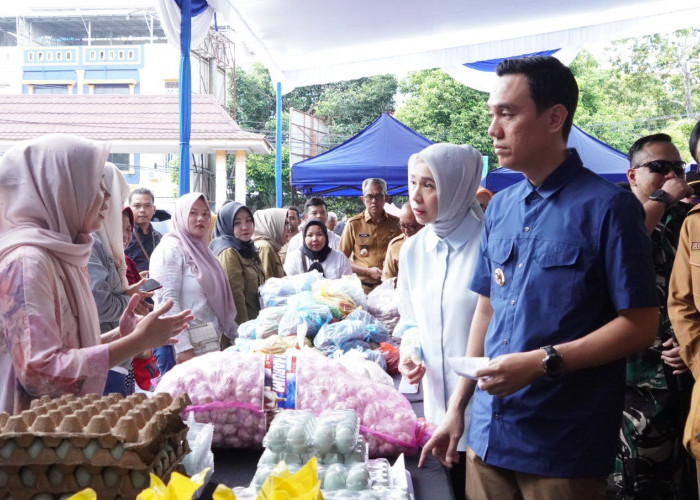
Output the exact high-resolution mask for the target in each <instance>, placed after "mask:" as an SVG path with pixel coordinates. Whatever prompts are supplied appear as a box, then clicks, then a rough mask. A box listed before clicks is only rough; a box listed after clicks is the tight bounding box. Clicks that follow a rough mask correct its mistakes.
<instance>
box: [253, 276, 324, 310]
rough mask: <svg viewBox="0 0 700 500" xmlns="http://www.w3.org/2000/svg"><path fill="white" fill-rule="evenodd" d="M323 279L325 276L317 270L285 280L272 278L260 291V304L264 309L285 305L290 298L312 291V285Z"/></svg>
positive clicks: (288, 277)
mask: <svg viewBox="0 0 700 500" xmlns="http://www.w3.org/2000/svg"><path fill="white" fill-rule="evenodd" d="M322 279H323V275H322V274H321V273H319V272H318V271H316V270H314V271H309V272H308V273H301V274H295V275H293V276H285V277H284V278H270V279H268V280H267V281H266V282H265V284H263V285H262V286H261V287H260V289H259V291H260V302H261V304H262V306H263V308H267V307H271V306H282V305H285V304H286V303H287V300H288V298H289V297H290V296H292V295H295V294H297V293H299V292H304V291H309V290H311V288H312V285H313V284H314V283H315V282H318V281H321V280H322Z"/></svg>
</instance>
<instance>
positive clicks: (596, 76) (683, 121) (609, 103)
mask: <svg viewBox="0 0 700 500" xmlns="http://www.w3.org/2000/svg"><path fill="white" fill-rule="evenodd" d="M673 36H675V34H674V35H673ZM645 39H650V40H647V41H648V42H651V41H654V40H655V43H657V44H658V45H660V46H663V45H665V44H666V42H665V41H664V40H666V37H665V36H661V35H654V36H653V37H641V38H639V39H631V40H626V41H621V42H615V43H613V44H612V45H611V46H610V47H609V48H608V49H607V51H608V52H609V53H610V52H612V53H614V54H615V55H614V56H613V57H612V58H610V60H609V64H606V65H605V67H604V66H603V65H602V64H601V63H600V62H599V61H598V60H596V58H595V57H593V55H592V54H590V53H589V52H586V51H582V52H581V53H579V54H578V56H577V57H576V59H575V60H574V61H573V63H572V64H571V69H572V71H573V72H574V74H575V75H576V78H577V81H578V84H579V89H580V97H579V107H578V110H577V112H576V117H575V119H574V123H575V124H576V125H577V126H579V127H581V128H582V129H583V130H584V131H585V132H587V133H589V134H591V135H593V136H594V137H596V138H597V139H599V140H601V141H603V142H605V143H607V144H610V145H611V146H613V147H615V148H617V149H618V150H620V151H623V152H626V151H627V150H628V149H629V147H630V146H631V145H632V143H633V142H634V141H635V140H636V139H638V138H639V137H642V136H644V135H648V134H653V133H657V132H665V133H668V134H669V135H671V137H673V139H674V142H675V143H676V144H677V145H679V146H680V149H681V152H682V154H683V155H684V156H685V157H687V158H689V154H687V152H685V151H684V149H686V148H685V147H684V145H685V144H686V143H687V137H688V134H689V132H690V129H691V128H692V126H693V124H694V119H692V118H688V117H687V114H686V111H687V110H686V109H685V107H684V105H683V94H684V91H683V90H680V87H678V86H675V87H674V85H673V84H672V80H673V78H672V77H671V76H670V73H668V72H665V71H662V70H661V66H658V65H652V62H651V61H652V57H651V56H650V55H649V53H650V50H652V51H653V50H655V49H650V48H649V47H647V46H645V44H644V43H641V41H642V40H645ZM605 62H606V61H603V63H605ZM654 64H657V63H654ZM654 68H655V69H654ZM681 87H682V86H681Z"/></svg>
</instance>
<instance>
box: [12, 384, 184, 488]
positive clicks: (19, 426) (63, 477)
mask: <svg viewBox="0 0 700 500" xmlns="http://www.w3.org/2000/svg"><path fill="white" fill-rule="evenodd" d="M189 402H190V401H189V398H188V396H187V395H186V394H183V395H181V396H178V397H177V398H176V399H174V400H173V398H172V397H171V396H170V395H169V394H166V393H161V394H157V395H155V396H154V397H153V398H151V399H147V398H146V397H145V395H144V394H134V395H132V396H129V397H127V398H123V397H122V396H121V395H119V394H110V395H109V396H104V397H100V396H97V395H95V394H91V395H87V396H83V397H76V396H73V395H64V396H62V397H60V398H56V399H50V398H48V397H42V398H41V399H38V400H35V401H34V402H33V403H32V406H31V407H30V409H28V410H25V411H24V412H22V413H21V414H19V415H16V416H9V415H8V414H7V413H0V499H5V498H15V499H20V498H33V499H34V498H37V499H39V498H47V499H48V498H54V497H60V496H61V495H62V494H64V493H75V492H76V491H79V490H81V489H83V488H86V487H91V488H93V489H95V490H96V491H98V493H99V498H134V497H135V496H136V495H137V494H138V492H140V491H141V490H142V489H143V488H145V487H148V485H149V483H150V479H149V474H150V473H153V474H155V475H157V476H158V477H160V478H162V479H167V478H168V477H169V475H170V473H171V472H172V471H174V470H178V471H180V470H181V465H180V463H181V461H182V458H183V457H184V456H185V455H186V454H187V453H188V452H189V451H190V450H189V447H188V445H187V430H188V428H187V425H185V423H184V422H183V421H182V417H181V416H180V414H181V412H182V410H183V409H184V408H185V407H186V406H187V405H188V404H189ZM5 492H6V493H5ZM132 493H133V494H132Z"/></svg>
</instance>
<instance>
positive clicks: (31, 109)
mask: <svg viewBox="0 0 700 500" xmlns="http://www.w3.org/2000/svg"><path fill="white" fill-rule="evenodd" d="M179 131H180V123H179V105H178V96H177V95H122V94H96V95H32V94H24V95H0V143H1V144H8V143H9V144H11V143H13V142H17V141H20V140H24V139H31V138H34V137H38V136H40V135H43V134H49V133H71V134H76V135H80V136H82V137H87V138H90V139H96V140H102V141H108V142H111V143H113V144H121V147H118V148H117V149H120V150H121V149H124V148H125V147H126V145H127V144H128V145H129V147H130V148H137V147H139V145H141V147H143V148H144V149H143V150H137V149H134V152H146V151H150V150H152V149H153V148H154V145H156V144H159V145H161V146H160V147H161V149H162V150H171V149H172V147H173V144H175V145H177V144H179ZM190 142H191V144H192V152H196V149H197V147H198V146H197V145H203V144H206V145H207V148H209V147H211V148H213V149H226V150H229V151H233V150H238V149H241V150H247V151H249V152H253V153H263V152H269V150H270V145H269V143H268V142H267V140H266V139H265V138H264V136H263V135H261V134H255V133H252V132H246V131H245V130H243V129H241V128H240V127H239V126H238V124H237V123H236V122H235V121H234V120H233V119H232V118H231V117H230V116H229V115H228V114H227V113H226V111H225V110H224V108H223V107H222V106H220V105H219V104H218V103H217V102H216V100H215V98H214V96H212V95H209V94H193V95H192V125H191V134H190ZM237 145H239V146H240V147H236V146H237ZM0 149H7V148H6V147H5V148H2V147H0ZM112 150H113V151H114V150H115V148H114V147H113V148H112ZM263 150H266V151H263ZM200 152H204V151H200ZM206 152H209V151H206Z"/></svg>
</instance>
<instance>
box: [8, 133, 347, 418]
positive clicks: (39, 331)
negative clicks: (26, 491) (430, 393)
mask: <svg viewBox="0 0 700 500" xmlns="http://www.w3.org/2000/svg"><path fill="white" fill-rule="evenodd" d="M108 154H109V147H108V146H107V145H105V144H101V143H98V142H93V141H90V140H86V139H82V138H79V137H75V136H70V135H62V134H55V135H48V136H44V137H41V138H38V139H35V140H30V141H26V142H23V143H19V144H17V145H16V146H14V147H13V148H11V149H10V150H9V151H8V152H7V153H6V154H5V155H4V156H3V157H2V159H1V160H0V273H1V274H2V276H3V279H2V281H1V282H0V288H1V290H0V297H1V299H0V318H1V321H0V330H1V331H2V336H3V339H4V340H3V341H2V342H0V379H1V381H0V411H8V412H10V413H11V414H16V413H19V412H21V411H22V410H24V409H26V408H28V407H29V405H30V403H31V400H32V399H34V398H38V397H40V396H42V395H49V396H60V395H62V394H64V393H73V394H87V393H100V394H101V393H109V392H121V393H123V394H128V393H130V392H133V391H134V390H135V389H136V387H137V386H138V387H139V388H141V389H153V384H154V383H155V379H156V377H157V376H158V374H162V373H165V372H166V371H168V370H169V369H170V368H172V367H173V366H174V365H175V364H176V363H182V362H185V361H186V360H188V359H190V358H192V357H193V356H196V355H199V354H203V353H205V352H209V351H212V350H219V349H222V348H226V347H227V346H229V345H231V344H232V343H233V341H234V340H235V338H236V332H237V328H238V325H239V324H241V323H243V322H245V321H248V320H250V319H254V318H256V317H257V315H258V313H259V311H260V302H259V295H258V288H259V287H260V286H261V285H262V284H263V283H264V282H265V281H266V280H267V279H270V278H273V277H275V278H279V277H283V276H285V274H296V273H301V272H306V271H311V270H317V271H320V272H321V273H323V274H324V275H325V276H326V277H329V278H338V277H340V276H342V275H344V274H350V273H351V270H350V265H349V262H348V260H347V258H346V257H345V255H344V254H342V253H340V252H338V251H336V250H332V249H331V248H330V247H329V245H328V230H327V228H326V226H325V224H324V222H322V221H320V220H315V219H313V220H309V221H308V222H307V223H306V224H305V225H304V227H303V231H302V234H303V236H302V239H303V243H302V246H301V248H299V249H295V250H292V251H290V252H289V254H288V255H286V260H285V262H284V264H283V262H282V260H281V259H280V249H281V248H282V247H283V246H284V245H285V243H286V242H287V240H288V239H289V238H290V236H291V231H290V226H289V223H288V220H287V211H286V210H283V209H274V208H273V209H266V210H258V211H256V212H255V213H254V214H253V213H252V212H251V210H250V209H248V208H247V207H246V206H245V205H243V204H241V203H236V202H229V203H227V204H226V205H224V206H223V207H222V209H221V210H220V211H219V213H218V216H217V218H216V223H215V226H214V228H213V231H211V230H210V225H211V221H212V214H211V211H210V208H209V203H208V201H207V199H206V197H205V196H204V195H203V194H201V193H190V194H187V195H184V196H182V197H180V198H179V199H178V200H177V201H176V206H175V210H174V214H173V217H172V220H171V229H170V232H168V233H167V234H166V235H165V236H164V237H163V238H162V240H161V241H160V243H159V244H158V245H157V246H156V247H155V250H153V253H152V254H151V255H150V258H149V259H148V260H149V270H148V271H142V272H141V273H139V271H138V270H137V269H136V265H135V264H134V262H133V261H132V260H131V259H130V258H129V257H128V256H126V255H125V253H124V249H125V248H126V247H127V246H128V245H129V243H130V241H131V239H132V228H133V227H134V214H133V213H132V211H131V209H130V208H129V207H128V206H124V205H125V203H126V201H127V198H128V197H129V186H128V184H127V183H126V181H125V179H124V177H123V175H122V174H121V172H120V171H119V169H118V168H117V167H115V166H114V165H112V164H111V163H108V162H107V161H106V160H107V156H108ZM147 277H148V278H150V279H149V280H148V284H150V283H155V290H151V289H150V288H148V289H146V288H144V284H146V278H147ZM147 290H148V291H147Z"/></svg>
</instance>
